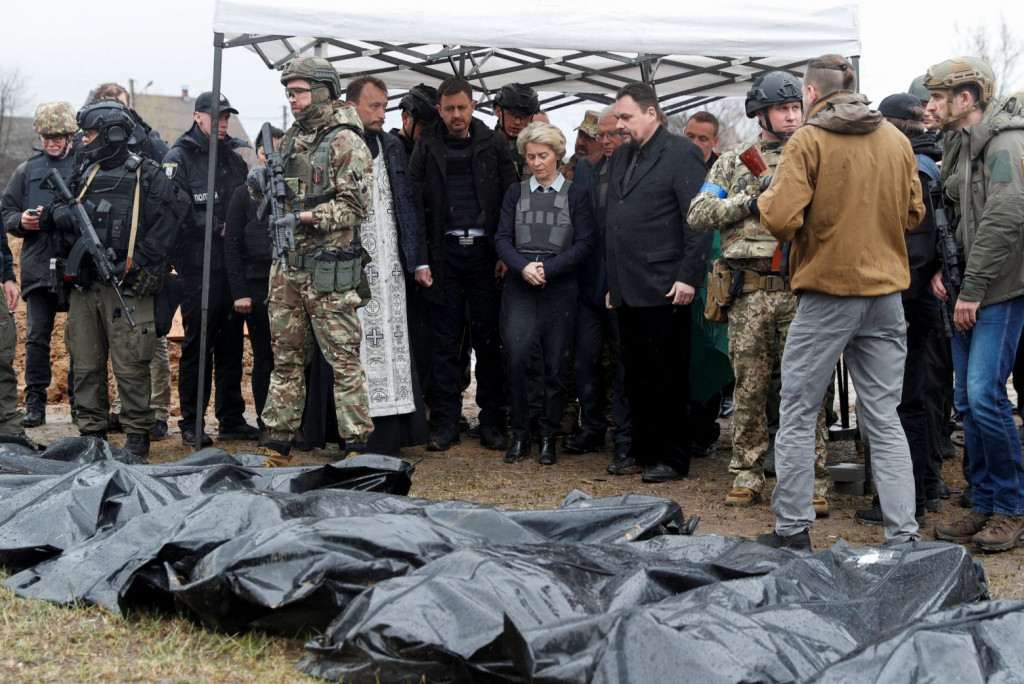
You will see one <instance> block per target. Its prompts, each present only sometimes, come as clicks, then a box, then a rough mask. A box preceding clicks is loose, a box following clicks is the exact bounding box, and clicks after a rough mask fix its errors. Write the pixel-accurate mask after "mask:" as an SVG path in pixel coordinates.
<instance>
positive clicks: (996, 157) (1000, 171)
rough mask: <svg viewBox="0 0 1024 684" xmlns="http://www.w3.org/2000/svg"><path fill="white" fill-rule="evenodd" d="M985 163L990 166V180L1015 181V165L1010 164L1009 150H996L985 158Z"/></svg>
mask: <svg viewBox="0 0 1024 684" xmlns="http://www.w3.org/2000/svg"><path fill="white" fill-rule="evenodd" d="M1022 164H1024V162H1022ZM985 165H986V166H988V171H989V179H990V182H992V183H1012V182H1013V166H1012V165H1011V164H1010V151H1009V150H996V151H995V152H993V153H992V154H990V155H988V157H987V158H986V159H985Z"/></svg>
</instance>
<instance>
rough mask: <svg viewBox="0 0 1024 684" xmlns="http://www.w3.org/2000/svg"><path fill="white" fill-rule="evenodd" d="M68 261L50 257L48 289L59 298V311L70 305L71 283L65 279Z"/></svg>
mask: <svg viewBox="0 0 1024 684" xmlns="http://www.w3.org/2000/svg"><path fill="white" fill-rule="evenodd" d="M66 265H67V262H66V261H65V260H64V259H60V258H57V257H53V258H51V259H50V278H49V281H48V283H47V289H48V290H49V291H50V292H51V293H52V294H53V295H54V296H55V297H56V298H57V311H64V312H66V311H67V310H68V306H69V305H70V303H71V302H70V298H69V290H70V285H68V283H67V282H66V281H65V280H64V267H65V266H66Z"/></svg>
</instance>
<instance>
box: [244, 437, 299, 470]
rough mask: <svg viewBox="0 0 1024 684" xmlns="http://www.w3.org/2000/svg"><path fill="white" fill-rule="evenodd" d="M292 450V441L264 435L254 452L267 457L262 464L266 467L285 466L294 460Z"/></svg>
mask: <svg viewBox="0 0 1024 684" xmlns="http://www.w3.org/2000/svg"><path fill="white" fill-rule="evenodd" d="M291 451H292V445H291V442H286V441H284V440H281V439H269V438H267V437H266V435H264V436H263V437H261V438H260V442H259V446H257V447H256V450H255V451H254V452H253V453H255V454H259V455H261V456H266V457H267V460H265V461H263V463H262V464H261V465H262V466H263V467H264V468H283V467H285V466H286V465H288V464H289V463H291V462H292V457H291Z"/></svg>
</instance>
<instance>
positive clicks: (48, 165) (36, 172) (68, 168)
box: [21, 153, 75, 209]
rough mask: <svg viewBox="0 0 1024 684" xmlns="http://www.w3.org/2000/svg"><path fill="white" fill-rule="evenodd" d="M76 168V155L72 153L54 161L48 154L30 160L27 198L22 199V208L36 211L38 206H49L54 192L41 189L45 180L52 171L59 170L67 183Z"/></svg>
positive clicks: (26, 175)
mask: <svg viewBox="0 0 1024 684" xmlns="http://www.w3.org/2000/svg"><path fill="white" fill-rule="evenodd" d="M74 168H75V155H74V154H70V153H69V154H68V156H66V157H64V158H63V159H54V158H53V157H51V156H49V155H46V154H39V155H36V156H35V157H32V158H31V159H29V160H28V161H27V162H26V163H25V196H24V197H22V203H21V206H22V207H23V208H25V209H35V208H36V207H38V206H44V207H45V206H47V205H49V204H50V202H52V201H53V192H52V191H50V190H45V189H43V188H42V187H40V186H41V184H42V182H43V178H45V177H46V174H48V173H50V169H57V172H58V173H60V175H61V177H62V178H63V179H64V181H65V182H67V180H68V178H69V177H70V176H71V172H72V171H73V170H74Z"/></svg>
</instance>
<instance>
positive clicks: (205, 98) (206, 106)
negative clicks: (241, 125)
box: [196, 90, 238, 114]
mask: <svg viewBox="0 0 1024 684" xmlns="http://www.w3.org/2000/svg"><path fill="white" fill-rule="evenodd" d="M196 111H197V112H203V113H205V114H212V113H213V93H212V92H210V91H209V90H207V91H206V92H205V93H203V94H202V95H200V96H199V97H197V98H196ZM220 112H221V114H223V113H224V112H231V113H232V114H238V110H237V109H235V108H234V107H232V106H231V103H230V102H228V98H226V97H224V94H223V93H221V96H220Z"/></svg>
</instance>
